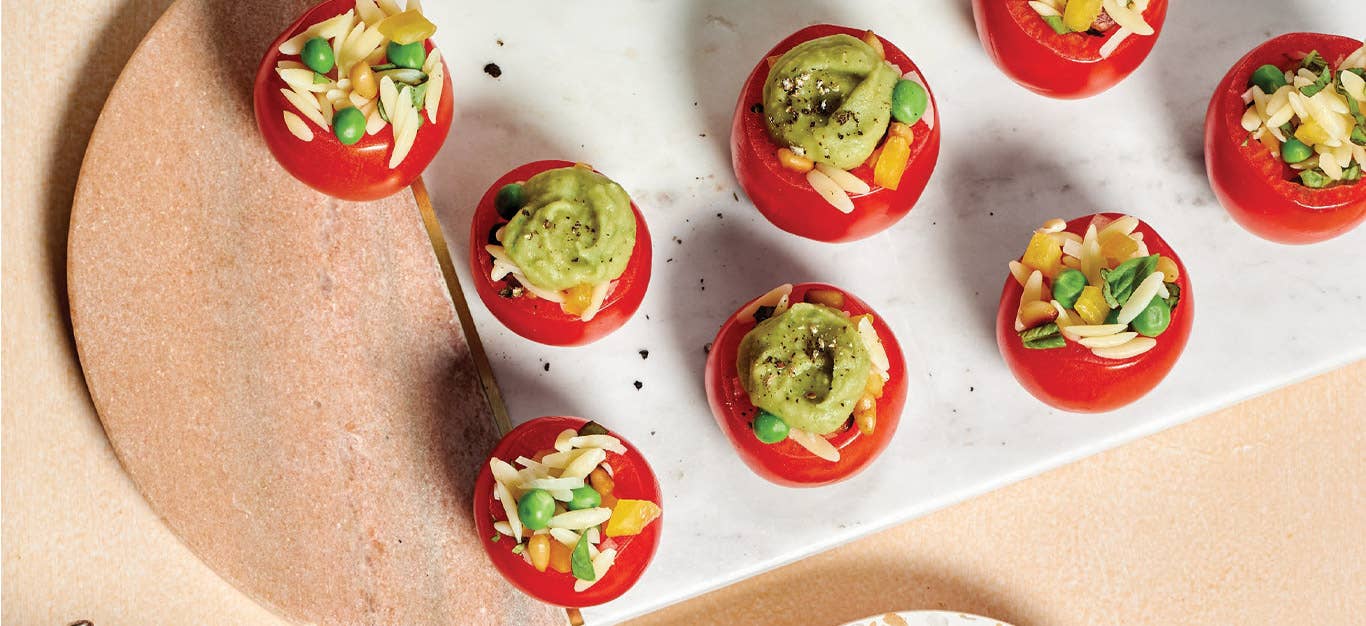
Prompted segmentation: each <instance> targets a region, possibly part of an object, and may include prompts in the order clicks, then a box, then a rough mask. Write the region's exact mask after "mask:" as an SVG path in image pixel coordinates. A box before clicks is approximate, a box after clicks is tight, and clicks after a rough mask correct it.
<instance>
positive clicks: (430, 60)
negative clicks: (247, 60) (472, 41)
mask: <svg viewBox="0 0 1366 626" xmlns="http://www.w3.org/2000/svg"><path fill="white" fill-rule="evenodd" d="M435 32H436V25H434V24H432V23H431V22H430V21H428V20H427V18H425V17H423V15H422V11H421V9H420V8H419V7H418V2H417V0H409V2H408V8H407V10H403V9H400V8H399V6H398V5H397V4H396V3H395V2H394V0H356V6H355V8H354V9H352V10H349V11H347V12H346V13H343V14H341V15H338V16H336V17H332V18H330V19H327V20H323V21H321V22H318V23H317V24H313V25H312V26H310V27H308V29H307V30H305V31H304V32H302V33H300V34H298V35H296V36H294V37H291V38H290V39H288V40H286V41H285V42H284V43H282V44H280V47H279V51H280V54H281V55H283V56H285V57H293V58H289V59H284V60H281V61H280V62H279V63H278V64H277V65H276V67H275V72H276V73H277V74H279V76H280V78H281V79H282V80H284V82H285V85H286V87H285V88H282V89H280V93H282V94H284V97H285V99H286V100H288V101H289V103H290V105H291V106H292V107H293V109H294V110H292V111H290V110H286V111H284V112H283V115H284V119H285V125H286V126H287V127H288V128H289V130H290V132H291V133H293V134H294V136H295V137H297V138H299V140H300V141H305V142H307V141H312V140H313V137H314V134H313V128H314V127H317V128H321V129H323V130H330V131H331V132H332V133H333V135H335V136H336V138H337V140H338V141H340V142H341V143H342V144H344V145H352V144H355V143H357V142H359V141H360V140H361V139H362V138H363V137H364V136H366V135H375V134H378V133H379V132H380V131H382V130H384V128H385V127H386V126H387V127H391V128H392V130H393V136H394V144H393V148H392V150H391V152H390V153H389V167H390V168H391V169H392V168H395V167H397V166H398V165H399V164H400V163H402V162H403V160H404V159H405V158H406V157H407V156H408V152H409V151H410V150H412V147H413V141H414V140H415V139H416V138H417V133H418V132H419V129H421V128H422V125H423V117H424V116H425V117H426V120H427V121H429V122H432V123H435V122H436V115H437V110H438V108H439V106H440V103H441V92H442V89H443V85H444V84H445V68H444V67H443V65H442V63H441V52H440V51H439V50H436V49H433V50H432V52H431V54H428V53H427V50H426V46H425V42H426V41H427V38H429V37H431V36H432V34H434V33H435ZM310 123H311V124H312V125H311V126H310Z"/></svg>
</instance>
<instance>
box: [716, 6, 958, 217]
mask: <svg viewBox="0 0 1366 626" xmlns="http://www.w3.org/2000/svg"><path fill="white" fill-rule="evenodd" d="M838 34H845V35H851V36H854V37H862V36H863V34H864V31H861V30H857V29H853V28H845V27H843V26H832V25H829V24H819V25H816V26H808V27H806V28H803V29H801V30H799V31H797V32H796V33H793V34H792V36H790V37H788V38H787V39H784V40H782V42H780V43H779V44H778V45H776V46H774V47H773V49H772V50H770V51H769V52H768V54H766V55H764V58H763V59H760V61H759V64H758V65H756V66H755V67H754V71H753V72H751V73H750V75H749V79H748V80H746V81H745V86H744V88H743V89H742V90H741V91H740V99H739V101H738V102H737V103H736V105H735V117H734V118H733V119H732V122H731V133H730V155H731V163H732V165H733V166H734V167H735V177H736V178H737V179H739V181H740V186H741V187H742V188H743V189H744V190H745V194H747V195H748V196H749V199H750V200H751V201H752V202H754V206H755V207H757V208H758V209H759V212H760V213H763V215H764V217H766V218H768V220H769V221H770V222H773V224H774V225H775V226H777V227H778V228H781V229H783V230H785V231H787V232H789V233H793V234H795V235H800V236H802V237H806V238H808V239H815V240H817V241H829V242H844V241H854V240H857V239H863V238H865V237H869V236H872V235H875V234H877V233H880V232H882V231H883V230H886V229H887V228H889V227H891V226H892V225H893V224H895V223H897V222H898V221H900V220H901V218H903V217H905V216H906V214H907V213H909V212H910V211H911V207H913V206H915V203H916V201H917V200H919V199H920V194H921V193H922V192H923V191H924V190H925V185H926V184H928V183H929V180H930V174H931V173H933V172H934V166H935V162H936V161H937V160H938V159H939V108H938V106H937V105H936V104H935V100H934V93H933V92H932V91H930V89H929V86H928V84H926V86H925V91H926V93H927V94H928V95H929V99H930V107H929V111H927V112H926V114H925V117H923V118H921V119H920V120H919V121H917V122H916V123H915V125H914V126H912V127H911V131H912V132H913V133H914V135H915V136H914V139H913V140H912V141H911V146H910V148H911V156H910V160H909V161H908V162H907V165H906V172H905V173H904V174H903V175H902V177H901V183H900V184H899V185H898V186H897V188H896V189H895V190H892V189H886V188H883V187H879V186H876V185H872V180H873V171H872V168H870V167H868V166H867V165H860V166H859V167H857V168H855V169H854V170H852V173H853V174H854V175H855V176H857V177H859V178H861V179H863V180H864V182H868V183H869V184H870V185H872V190H871V191H870V192H868V193H866V194H862V195H858V196H853V197H852V199H853V201H854V210H853V212H852V213H849V214H844V213H841V212H839V211H838V210H836V209H835V208H834V207H833V206H831V205H830V203H829V202H827V201H826V200H825V199H824V198H823V197H822V196H821V195H820V194H819V193H818V192H816V191H815V190H814V189H812V188H811V185H810V184H809V183H807V182H806V175H805V174H802V173H798V172H795V171H793V170H790V169H787V168H785V167H783V166H782V164H781V163H779V162H778V156H777V155H778V149H779V148H781V147H784V146H779V145H778V144H775V143H774V142H773V140H772V139H771V138H770V137H769V134H768V127H767V124H766V122H765V120H764V112H763V108H762V107H763V101H764V97H763V91H764V82H765V81H767V80H768V72H769V64H768V57H773V56H781V55H783V54H785V53H787V51H788V50H791V49H792V48H794V47H796V46H797V45H798V44H801V43H804V42H807V41H810V40H812V39H819V38H821V37H826V36H829V35H838ZM879 39H880V40H881V41H882V46H883V50H884V51H885V53H886V56H887V60H888V61H891V62H892V63H893V64H895V65H896V66H897V67H899V68H900V69H901V71H902V73H903V74H904V73H906V72H910V71H914V72H915V73H916V74H918V75H920V76H921V78H922V82H924V81H923V78H924V74H922V73H921V72H920V69H919V68H917V67H916V65H915V63H913V62H911V59H910V57H908V56H906V53H904V52H902V51H901V50H900V49H899V48H897V47H896V46H895V45H892V43H891V42H890V41H887V40H886V39H882V38H881V37H879Z"/></svg>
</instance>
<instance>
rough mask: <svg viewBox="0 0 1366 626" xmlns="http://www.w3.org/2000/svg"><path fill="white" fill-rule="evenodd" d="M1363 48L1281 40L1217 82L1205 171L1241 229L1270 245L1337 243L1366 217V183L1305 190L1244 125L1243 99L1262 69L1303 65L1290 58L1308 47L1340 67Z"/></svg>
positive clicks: (1306, 38)
mask: <svg viewBox="0 0 1366 626" xmlns="http://www.w3.org/2000/svg"><path fill="white" fill-rule="evenodd" d="M1361 45H1362V44H1361V42H1360V41H1358V40H1356V39H1350V38H1347V37H1339V36H1336V35H1320V34H1316V33H1291V34H1289V35H1281V36H1280V37H1277V38H1275V39H1272V40H1270V41H1268V42H1266V43H1264V44H1262V45H1260V46H1257V48H1255V49H1253V50H1252V52H1249V53H1247V56H1245V57H1243V58H1242V60H1240V61H1238V63H1237V64H1236V65H1234V66H1233V69H1231V70H1229V72H1228V75H1226V76H1224V80H1223V81H1222V82H1220V83H1219V87H1218V88H1217V89H1216V90H1215V91H1214V97H1213V98H1212V99H1211V100H1210V103H1209V110H1208V112H1207V113H1206V115H1205V168H1206V170H1207V171H1208V172H1209V181H1210V186H1211V187H1213V188H1214V195H1215V196H1217V197H1218V198H1219V202H1220V203H1221V204H1223V205H1224V209H1226V210H1227V211H1228V213H1229V215H1232V216H1233V219H1235V220H1237V221H1238V223H1239V224H1242V226H1243V228H1246V229H1247V230H1249V231H1252V233H1253V234H1256V235H1257V236H1259V237H1262V238H1264V239H1269V240H1271V241H1276V242H1279V243H1287V244H1306V243H1315V242H1318V241H1324V240H1326V239H1332V238H1333V237H1336V236H1338V235H1341V234H1343V233H1345V232H1347V231H1350V230H1352V229H1353V228H1356V226H1357V225H1358V224H1360V223H1361V222H1362V220H1366V184H1363V183H1361V182H1357V183H1356V184H1352V185H1336V186H1333V187H1329V188H1327V189H1311V188H1309V187H1305V186H1304V185H1301V184H1299V182H1298V179H1297V178H1296V177H1295V175H1294V170H1292V169H1290V167H1289V166H1287V165H1286V164H1285V162H1283V161H1281V160H1280V159H1279V158H1277V157H1276V156H1275V155H1272V154H1271V151H1270V150H1268V149H1267V148H1266V146H1264V145H1262V143H1261V142H1260V141H1257V140H1255V139H1249V133H1248V132H1247V131H1246V130H1243V126H1242V117H1243V111H1244V110H1246V108H1247V106H1246V105H1244V104H1243V98H1242V94H1243V93H1244V92H1245V91H1247V89H1248V86H1249V84H1250V83H1249V80H1250V79H1251V78H1252V73H1253V72H1254V71H1256V70H1257V68H1258V67H1261V66H1263V65H1266V64H1271V65H1275V66H1277V67H1280V68H1282V69H1289V68H1291V67H1294V66H1296V65H1298V61H1297V60H1294V59H1292V58H1291V57H1290V54H1292V53H1295V52H1308V51H1310V50H1318V51H1319V54H1321V55H1323V57H1324V58H1325V59H1327V60H1328V61H1329V62H1330V63H1336V62H1337V60H1338V59H1340V58H1341V57H1342V56H1343V55H1346V54H1349V53H1351V52H1352V51H1354V50H1356V49H1357V48H1360V47H1361Z"/></svg>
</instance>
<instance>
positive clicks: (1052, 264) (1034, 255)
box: [1020, 233, 1062, 278]
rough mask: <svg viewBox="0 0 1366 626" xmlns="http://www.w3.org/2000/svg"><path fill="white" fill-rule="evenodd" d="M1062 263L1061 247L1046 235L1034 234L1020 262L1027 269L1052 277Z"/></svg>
mask: <svg viewBox="0 0 1366 626" xmlns="http://www.w3.org/2000/svg"><path fill="white" fill-rule="evenodd" d="M1061 261H1062V246H1060V245H1058V241H1057V240H1056V239H1054V238H1053V236H1052V235H1050V234H1048V233H1034V236H1033V237H1031V238H1030V239H1029V247H1028V248H1025V253H1024V258H1023V259H1021V260H1020V262H1021V263H1024V264H1025V265H1026V266H1027V267H1029V268H1031V269H1036V270H1039V273H1040V274H1043V275H1044V276H1048V277H1050V278H1051V277H1053V275H1055V274H1057V273H1058V264H1059V263H1060V262H1061Z"/></svg>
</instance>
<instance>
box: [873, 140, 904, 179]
mask: <svg viewBox="0 0 1366 626" xmlns="http://www.w3.org/2000/svg"><path fill="white" fill-rule="evenodd" d="M910 160H911V144H910V142H908V141H906V138H905V137H902V136H901V135H890V136H888V137H887V141H886V142H884V143H883V146H882V156H880V157H878V159H877V166H876V167H874V168H873V184H875V185H877V186H879V187H883V188H886V189H891V190H893V191H896V188H897V187H899V186H900V185H901V176H902V175H903V174H905V173H906V163H907V162H909V161H910Z"/></svg>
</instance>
